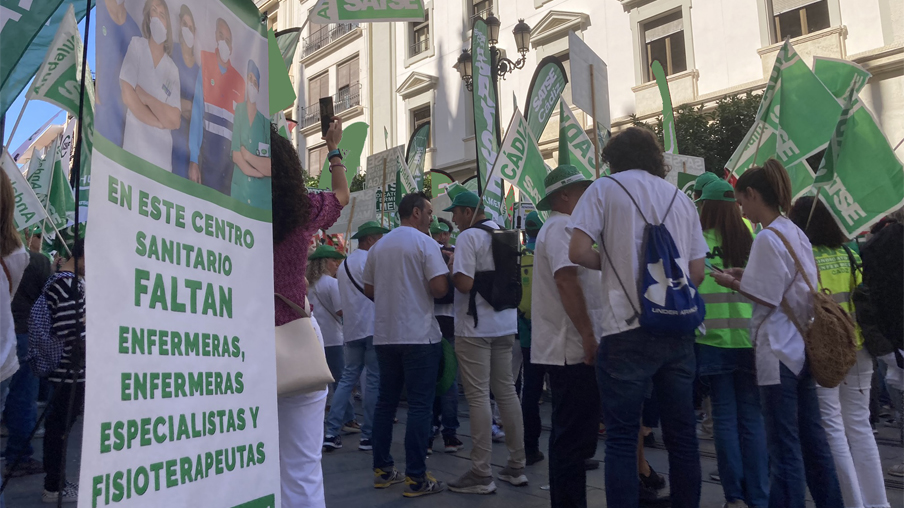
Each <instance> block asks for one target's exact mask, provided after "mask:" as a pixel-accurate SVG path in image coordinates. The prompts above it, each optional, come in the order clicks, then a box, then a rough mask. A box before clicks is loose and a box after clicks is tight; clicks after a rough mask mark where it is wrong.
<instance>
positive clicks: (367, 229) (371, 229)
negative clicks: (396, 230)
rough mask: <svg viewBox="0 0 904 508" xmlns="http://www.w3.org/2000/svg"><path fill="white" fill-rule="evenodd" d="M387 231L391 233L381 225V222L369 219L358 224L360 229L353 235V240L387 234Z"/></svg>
mask: <svg viewBox="0 0 904 508" xmlns="http://www.w3.org/2000/svg"><path fill="white" fill-rule="evenodd" d="M386 233H389V230H388V229H386V228H384V227H383V226H381V225H380V223H379V222H377V221H375V220H369V221H367V222H365V223H364V224H361V225H360V226H358V231H357V232H356V233H355V234H354V235H352V240H360V239H362V238H364V237H365V236H370V235H385V234H386Z"/></svg>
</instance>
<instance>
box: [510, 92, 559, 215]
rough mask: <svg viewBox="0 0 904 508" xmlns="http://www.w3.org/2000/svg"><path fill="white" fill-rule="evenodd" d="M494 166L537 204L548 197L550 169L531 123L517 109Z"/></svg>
mask: <svg viewBox="0 0 904 508" xmlns="http://www.w3.org/2000/svg"><path fill="white" fill-rule="evenodd" d="M562 144H563V140H562V139H561V138H560V140H559V146H560V149H561V147H562ZM495 166H496V167H494V168H493V172H494V173H497V174H499V175H500V176H501V177H502V178H504V179H505V180H506V181H508V182H511V184H512V185H514V186H515V187H517V188H518V190H519V191H521V192H522V193H523V195H524V196H525V197H527V199H528V200H530V202H531V203H533V204H534V205H536V204H537V203H539V202H540V200H541V199H543V198H544V197H545V196H546V186H545V184H544V183H543V180H544V179H545V178H546V174H547V173H549V170H548V169H547V167H546V163H545V162H543V156H542V155H541V154H540V148H539V147H538V146H537V141H536V140H535V139H534V136H533V133H532V132H531V130H530V126H529V125H528V124H527V121H526V120H524V117H523V116H521V111H519V110H518V109H515V113H514V114H512V119H511V121H510V122H509V125H508V128H507V129H506V130H505V139H503V140H502V147H501V148H500V149H499V156H498V157H497V158H496V164H495ZM512 202H514V197H513V200H512ZM506 209H507V207H506Z"/></svg>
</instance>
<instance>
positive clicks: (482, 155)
mask: <svg viewBox="0 0 904 508" xmlns="http://www.w3.org/2000/svg"><path fill="white" fill-rule="evenodd" d="M471 58H472V61H473V65H472V69H473V71H472V72H473V74H474V76H473V92H472V93H473V101H472V102H473V104H474V133H475V143H476V144H477V178H478V180H479V181H480V183H481V184H483V185H482V186H481V190H482V191H483V195H482V196H481V197H482V198H483V205H484V208H485V209H486V213H487V217H489V218H490V219H492V220H493V221H494V222H496V223H497V224H501V223H502V222H501V221H502V220H503V217H504V215H505V214H504V211H503V207H504V206H505V205H504V203H503V189H502V177H501V176H500V175H499V174H498V173H493V174H492V175H490V170H491V168H492V167H493V165H494V164H495V163H496V155H497V153H498V152H499V145H498V139H497V136H498V133H497V132H496V116H497V115H498V114H499V110H498V109H497V106H498V105H497V104H496V85H495V84H494V83H493V72H494V71H493V70H492V69H491V68H490V64H491V61H490V45H489V39H488V35H487V24H486V22H485V21H484V20H483V18H476V19H475V20H474V25H473V27H472V30H471ZM488 178H489V181H488V180H487V179H488Z"/></svg>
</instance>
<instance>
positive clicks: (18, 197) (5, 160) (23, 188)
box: [0, 148, 47, 231]
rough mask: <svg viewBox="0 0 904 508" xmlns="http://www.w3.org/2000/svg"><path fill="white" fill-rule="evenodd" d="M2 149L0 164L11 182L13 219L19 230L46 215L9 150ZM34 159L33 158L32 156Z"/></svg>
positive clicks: (35, 222) (42, 218)
mask: <svg viewBox="0 0 904 508" xmlns="http://www.w3.org/2000/svg"><path fill="white" fill-rule="evenodd" d="M0 150H2V152H3V155H2V156H0V166H2V167H3V171H4V172H5V173H6V175H7V176H8V177H9V179H10V182H12V184H13V196H14V197H15V204H16V206H15V211H14V214H13V220H14V222H15V224H16V231H21V230H23V229H25V228H28V227H29V226H33V225H35V224H37V223H39V222H41V221H42V220H44V218H45V217H47V213H46V212H45V211H44V207H43V206H41V202H40V201H39V200H38V198H37V196H35V194H34V193H33V192H32V191H31V190H29V184H28V182H27V181H26V180H25V177H24V176H23V175H22V173H21V172H20V171H19V166H17V165H16V162H15V161H14V160H13V158H12V157H11V156H10V154H9V152H7V151H6V150H3V149H2V148H0ZM32 160H34V158H32Z"/></svg>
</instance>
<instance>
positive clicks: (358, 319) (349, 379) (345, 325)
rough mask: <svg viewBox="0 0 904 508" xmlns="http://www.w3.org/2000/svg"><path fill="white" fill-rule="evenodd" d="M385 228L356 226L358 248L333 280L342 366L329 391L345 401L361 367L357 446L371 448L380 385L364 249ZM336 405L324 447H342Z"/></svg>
mask: <svg viewBox="0 0 904 508" xmlns="http://www.w3.org/2000/svg"><path fill="white" fill-rule="evenodd" d="M388 232H389V230H388V229H386V228H384V227H381V226H380V223H379V222H377V221H368V222H365V223H364V224H361V225H360V226H359V227H358V231H357V232H356V233H355V234H354V236H352V240H358V248H357V249H356V250H355V251H354V252H352V253H351V254H349V256H348V257H347V258H346V259H345V261H343V262H342V265H341V266H339V270H338V271H337V272H336V279H337V280H338V281H339V295H340V298H341V300H342V310H343V313H342V333H343V335H344V336H345V369H344V370H343V371H342V379H340V380H339V384H338V385H337V386H336V392H335V393H334V394H333V399H335V400H348V399H349V398H350V397H351V395H352V390H353V389H354V388H355V384H357V383H358V378H359V377H360V376H361V372H362V371H363V370H364V367H367V375H366V381H365V386H364V401H363V405H364V425H363V426H362V427H361V441H360V442H359V443H358V449H359V450H362V451H366V450H371V449H373V445H372V442H371V431H372V430H373V419H374V408H376V406H377V393H378V390H379V388H380V366H379V363H378V362H377V353H376V350H374V302H372V301H370V299H369V298H367V297H366V296H365V295H364V286H363V284H364V279H363V275H364V263H365V262H366V261H367V253H368V251H369V250H370V249H371V248H372V247H373V246H374V245H376V243H377V241H378V240H380V239H381V238H383V235H384V234H386V233H388ZM339 406H340V405H338V404H333V405H332V406H331V407H330V414H329V415H328V416H327V420H326V432H325V433H324V436H325V437H324V439H323V446H324V448H326V447H330V448H342V441H341V439H340V438H339V432H340V431H341V430H342V424H343V421H344V419H345V417H344V415H343V414H342V411H341V408H340V407H339Z"/></svg>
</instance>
